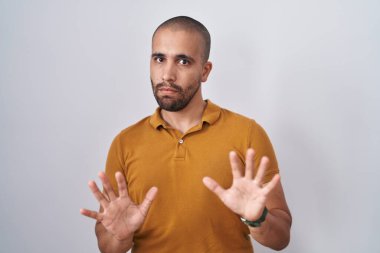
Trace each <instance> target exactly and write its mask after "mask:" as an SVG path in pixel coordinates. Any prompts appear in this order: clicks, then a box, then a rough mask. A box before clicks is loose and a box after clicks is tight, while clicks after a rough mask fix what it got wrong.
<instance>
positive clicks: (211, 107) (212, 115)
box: [149, 99, 221, 129]
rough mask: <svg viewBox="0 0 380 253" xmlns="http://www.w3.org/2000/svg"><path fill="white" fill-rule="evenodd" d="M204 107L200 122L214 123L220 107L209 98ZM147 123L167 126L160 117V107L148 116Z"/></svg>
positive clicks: (156, 126) (154, 125)
mask: <svg viewBox="0 0 380 253" xmlns="http://www.w3.org/2000/svg"><path fill="white" fill-rule="evenodd" d="M206 103H207V105H206V109H205V110H204V112H203V115H202V122H207V123H208V124H210V125H212V124H214V123H215V122H216V121H217V120H218V119H219V116H220V111H221V108H220V107H219V106H217V105H216V104H214V103H212V102H211V101H210V100H208V99H207V100H206ZM149 123H150V124H151V125H152V126H153V127H154V128H155V129H158V128H159V127H160V126H162V127H165V128H166V127H168V124H167V123H166V122H165V121H164V120H163V119H162V117H161V108H159V107H158V108H157V109H156V111H155V112H154V113H153V115H152V116H151V117H150V120H149Z"/></svg>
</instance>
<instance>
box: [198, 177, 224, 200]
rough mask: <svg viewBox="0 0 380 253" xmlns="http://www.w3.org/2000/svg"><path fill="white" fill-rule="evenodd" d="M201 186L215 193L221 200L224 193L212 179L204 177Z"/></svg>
mask: <svg viewBox="0 0 380 253" xmlns="http://www.w3.org/2000/svg"><path fill="white" fill-rule="evenodd" d="M203 184H204V185H205V186H206V187H207V188H208V189H209V190H210V191H212V192H213V193H215V194H216V195H217V196H218V197H219V198H220V199H222V196H223V194H224V192H225V189H223V187H221V186H220V185H219V184H218V183H217V182H216V181H215V180H214V179H212V178H210V177H204V178H203Z"/></svg>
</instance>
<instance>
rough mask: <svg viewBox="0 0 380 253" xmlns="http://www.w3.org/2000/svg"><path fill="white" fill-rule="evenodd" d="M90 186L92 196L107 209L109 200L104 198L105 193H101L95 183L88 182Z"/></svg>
mask: <svg viewBox="0 0 380 253" xmlns="http://www.w3.org/2000/svg"><path fill="white" fill-rule="evenodd" d="M88 186H89V187H90V189H91V191H92V194H93V195H94V196H95V198H96V199H97V200H98V201H99V203H100V205H101V206H102V207H107V206H108V200H107V199H106V198H105V197H104V195H103V193H101V192H100V190H99V188H98V186H97V185H96V183H95V182H94V181H90V182H88Z"/></svg>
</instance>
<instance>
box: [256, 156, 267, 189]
mask: <svg viewBox="0 0 380 253" xmlns="http://www.w3.org/2000/svg"><path fill="white" fill-rule="evenodd" d="M268 166H269V158H268V157H266V156H263V157H262V158H261V161H260V165H259V169H258V170H257V173H256V177H255V181H256V182H257V183H258V184H262V182H263V179H264V176H265V171H266V169H267V168H268Z"/></svg>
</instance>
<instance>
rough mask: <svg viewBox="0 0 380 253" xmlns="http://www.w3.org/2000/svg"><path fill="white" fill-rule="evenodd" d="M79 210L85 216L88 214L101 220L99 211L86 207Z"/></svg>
mask: <svg viewBox="0 0 380 253" xmlns="http://www.w3.org/2000/svg"><path fill="white" fill-rule="evenodd" d="M79 212H80V213H81V214H82V215H84V216H87V217H89V218H92V219H95V220H99V213H98V212H95V211H91V210H88V209H84V208H82V209H80V210H79Z"/></svg>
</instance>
